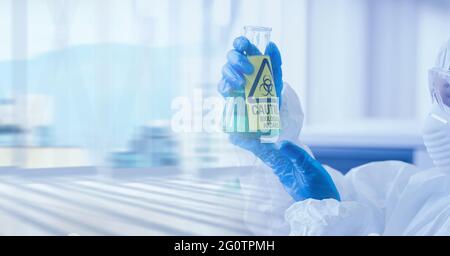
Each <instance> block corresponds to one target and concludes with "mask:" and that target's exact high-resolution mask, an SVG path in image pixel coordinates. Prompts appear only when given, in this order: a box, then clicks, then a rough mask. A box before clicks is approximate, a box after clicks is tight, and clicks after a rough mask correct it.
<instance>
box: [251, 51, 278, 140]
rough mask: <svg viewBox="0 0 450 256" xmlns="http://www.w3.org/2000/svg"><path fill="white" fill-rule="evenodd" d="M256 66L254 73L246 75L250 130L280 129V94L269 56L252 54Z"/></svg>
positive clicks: (268, 130) (266, 130)
mask: <svg viewBox="0 0 450 256" xmlns="http://www.w3.org/2000/svg"><path fill="white" fill-rule="evenodd" d="M248 59H249V61H250V62H251V63H252V64H253V67H255V72H253V74H251V75H248V76H246V79H247V84H246V86H245V99H246V104H247V113H248V114H247V115H248V126H249V131H250V132H263V133H267V132H270V131H271V130H279V129H280V126H281V125H280V114H279V107H278V95H277V92H276V89H275V83H274V81H273V75H272V64H271V62H270V58H269V56H250V57H248Z"/></svg>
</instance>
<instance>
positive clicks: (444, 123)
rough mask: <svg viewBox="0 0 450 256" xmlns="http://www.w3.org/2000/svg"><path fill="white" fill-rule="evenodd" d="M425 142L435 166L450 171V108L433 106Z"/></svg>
mask: <svg viewBox="0 0 450 256" xmlns="http://www.w3.org/2000/svg"><path fill="white" fill-rule="evenodd" d="M423 140H424V143H425V146H426V147H427V151H428V154H429V155H430V157H431V159H432V160H433V162H434V164H435V166H436V167H438V168H441V169H443V170H449V171H450V108H448V107H447V106H445V105H444V106H443V105H439V104H437V103H435V104H433V107H432V109H431V112H430V114H429V115H428V117H427V119H426V122H425V127H424V129H423Z"/></svg>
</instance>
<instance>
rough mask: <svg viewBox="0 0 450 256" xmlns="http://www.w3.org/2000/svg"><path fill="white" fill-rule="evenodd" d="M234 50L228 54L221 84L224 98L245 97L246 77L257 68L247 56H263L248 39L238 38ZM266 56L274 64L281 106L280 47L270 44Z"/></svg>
mask: <svg viewBox="0 0 450 256" xmlns="http://www.w3.org/2000/svg"><path fill="white" fill-rule="evenodd" d="M233 47H234V49H233V50H231V51H230V52H228V55H227V60H228V62H227V63H226V64H225V66H224V67H223V69H222V80H221V82H220V83H219V92H220V93H221V94H222V95H223V96H224V97H232V96H235V95H239V93H240V94H241V95H243V92H244V86H245V83H246V80H245V76H244V75H250V74H252V73H253V72H255V68H254V67H253V65H252V64H251V63H250V61H249V60H248V58H247V56H254V55H261V52H260V51H259V50H258V48H256V46H254V45H253V44H252V43H250V41H249V40H248V39H247V38H246V37H243V36H241V37H238V38H236V39H235V40H234V43H233ZM265 55H267V56H269V57H270V60H271V63H272V72H273V81H274V83H275V90H276V92H277V96H278V98H279V101H280V106H281V91H282V90H283V78H282V77H283V72H282V70H281V64H282V62H281V55H280V51H279V50H278V47H277V46H276V45H275V44H274V43H272V42H270V43H269V44H268V46H267V48H266V52H265Z"/></svg>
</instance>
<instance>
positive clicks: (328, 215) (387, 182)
mask: <svg viewBox="0 0 450 256" xmlns="http://www.w3.org/2000/svg"><path fill="white" fill-rule="evenodd" d="M449 77H450V41H449V42H448V43H447V44H446V45H445V46H444V47H443V48H442V49H441V51H440V53H439V56H438V60H437V62H436V65H435V67H434V68H433V69H432V70H431V71H430V91H431V94H432V96H433V106H432V109H431V111H430V114H429V116H428V117H427V119H426V124H425V128H424V132H423V134H424V142H425V145H426V146H427V150H428V152H429V154H430V156H431V158H432V159H433V161H434V163H435V166H436V167H435V168H432V169H428V170H419V169H418V168H416V167H415V166H412V165H410V164H406V163H403V162H398V161H388V162H376V163H370V164H367V165H363V166H360V167H357V168H355V169H353V170H351V171H350V172H349V173H348V174H346V175H342V174H341V173H340V172H338V171H336V170H334V169H332V168H330V167H325V168H326V170H327V171H328V173H329V174H330V175H331V177H332V179H333V182H334V183H335V185H336V187H337V189H338V191H339V193H340V196H341V201H337V200H335V199H325V200H314V199H307V200H304V201H299V202H294V201H293V200H292V198H291V197H290V196H289V194H288V193H287V192H285V190H284V188H283V185H281V183H280V182H279V180H278V179H277V177H276V176H275V174H274V173H273V171H272V170H271V169H270V168H268V167H267V166H265V165H264V164H263V163H262V162H261V163H260V165H259V166H258V167H255V168H254V170H252V171H251V172H250V174H249V175H248V176H247V177H243V178H242V179H241V184H242V188H243V191H244V194H245V196H246V197H247V210H246V213H245V219H246V223H247V225H248V226H249V228H250V229H251V230H252V231H253V232H254V233H255V234H258V235H287V234H291V235H450V164H449V163H450V111H449V110H450V108H449V104H448V103H449V102H450V89H449V88H450V85H449V81H450V78H449ZM293 94H294V92H293V91H292V89H290V88H289V86H287V85H286V84H285V86H284V89H283V92H282V97H283V99H285V100H283V104H282V106H281V118H282V124H289V123H290V122H291V120H299V118H300V120H302V118H303V114H302V111H301V107H300V104H299V102H298V98H297V97H293V96H292V95H293ZM294 95H295V94H294ZM294 124H296V125H297V126H296V127H292V123H291V127H290V128H289V129H283V134H282V136H281V137H282V138H281V139H289V140H291V141H293V142H294V143H296V144H297V145H299V146H301V147H303V148H304V149H305V150H307V151H308V152H310V151H309V150H308V149H307V147H306V146H302V145H300V143H299V141H298V140H297V139H296V138H298V137H297V136H298V135H299V133H300V130H301V124H302V122H298V121H297V122H294ZM283 128H284V127H283Z"/></svg>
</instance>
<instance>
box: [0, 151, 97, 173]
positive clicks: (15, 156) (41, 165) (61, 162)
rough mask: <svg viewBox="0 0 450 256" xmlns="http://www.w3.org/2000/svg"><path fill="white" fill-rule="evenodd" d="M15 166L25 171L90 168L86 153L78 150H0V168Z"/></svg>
mask: <svg viewBox="0 0 450 256" xmlns="http://www.w3.org/2000/svg"><path fill="white" fill-rule="evenodd" d="M15 165H19V166H18V167H21V168H26V169H45V168H59V167H61V168H67V167H80V166H92V164H91V162H90V160H89V156H88V154H87V152H86V151H85V150H83V149H80V148H71V147H45V148H39V147H27V148H19V147H4V148H0V167H8V166H15Z"/></svg>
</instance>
